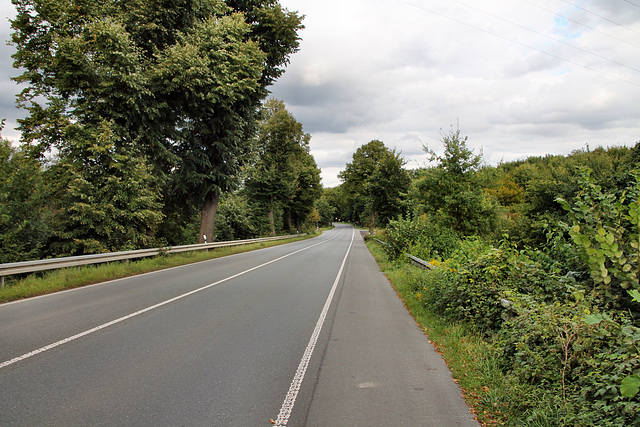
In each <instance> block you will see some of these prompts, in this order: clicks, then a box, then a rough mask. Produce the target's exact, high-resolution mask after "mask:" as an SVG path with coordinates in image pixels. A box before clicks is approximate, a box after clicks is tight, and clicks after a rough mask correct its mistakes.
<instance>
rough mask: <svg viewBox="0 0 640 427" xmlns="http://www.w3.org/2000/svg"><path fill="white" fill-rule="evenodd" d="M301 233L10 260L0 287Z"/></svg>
mask: <svg viewBox="0 0 640 427" xmlns="http://www.w3.org/2000/svg"><path fill="white" fill-rule="evenodd" d="M305 235H306V233H302V234H291V235H288V236H274V237H262V238H259V239H247V240H231V241H227V242H211V243H199V244H195V245H183V246H168V247H165V248H154V249H138V250H134V251H125V252H110V253H106V254H92V255H80V256H71V257H64V258H51V259H41V260H36V261H22V262H10V263H5V264H0V289H1V288H3V287H4V278H5V276H11V275H13V274H22V273H35V272H36V271H44V270H55V269H58V268H66V267H79V266H82V265H89V264H101V263H104V262H112V261H122V260H128V259H135V258H145V257H152V256H157V255H160V254H173V253H178V252H189V251H199V250H206V249H214V248H221V247H227V246H238V245H248V244H250V243H259V242H269V241H272V240H284V239H290V238H292V237H300V236H305Z"/></svg>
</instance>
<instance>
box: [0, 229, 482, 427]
mask: <svg viewBox="0 0 640 427" xmlns="http://www.w3.org/2000/svg"><path fill="white" fill-rule="evenodd" d="M270 420H274V421H276V423H278V424H280V425H290V426H303V425H309V426H357V425H361V426H375V425H408V426H419V425H423V426H449V425H451V426H455V425H477V423H475V421H474V420H473V417H472V416H471V415H470V414H469V411H468V408H467V407H466V406H465V404H464V402H463V401H462V398H461V395H460V391H459V389H458V388H457V386H456V385H455V383H454V382H453V381H452V379H451V377H450V374H449V373H448V371H447V368H446V365H445V364H444V362H442V360H441V359H440V358H439V356H437V354H435V352H434V351H433V348H432V346H431V345H430V344H429V343H428V341H427V339H426V337H424V335H423V334H421V333H420V331H419V330H418V328H417V327H416V326H415V323H414V322H413V321H412V319H411V318H410V316H409V315H408V314H407V313H406V311H405V310H404V308H403V307H402V303H401V302H400V301H399V300H398V298H397V296H396V295H395V294H394V293H393V291H392V289H391V287H390V285H389V284H388V282H386V279H385V278H384V276H382V274H381V273H380V272H379V271H378V269H377V267H376V265H375V262H374V261H373V259H372V258H371V255H370V254H369V253H368V251H367V249H366V247H365V246H364V244H363V242H362V238H361V237H360V235H359V234H358V233H357V232H354V230H353V229H352V228H351V227H346V226H340V227H338V228H336V229H335V230H332V231H330V232H326V233H324V234H323V235H322V236H320V237H317V238H315V239H311V240H307V241H303V242H297V243H292V244H288V245H282V246H277V247H274V248H269V249H263V250H259V251H254V252H250V253H246V254H240V255H235V256H231V257H226V258H222V259H217V260H212V261H207V262H202V263H198V264H193V265H189V266H183V267H178V268H173V269H169V270H164V271H161V272H155V273H150V274H145V275H140V276H136V277H132V278H128V279H122V280H116V281H112V282H108V283H104V284H100V285H95V286H90V287H85V288H80V289H76V290H73V291H68V292H62V293H58V294H53V295H48V296H44V297H39V298H34V299H30V300H25V301H20V302H16V303H10V304H4V305H0V426H12V425H16V426H40V425H43V426H44V425H51V426H63V425H64V426H94V425H108V426H115V425H118V426H147V425H149V426H150V425H154V426H157V425H171V426H173V425H189V426H268V425H272V424H271V422H270Z"/></svg>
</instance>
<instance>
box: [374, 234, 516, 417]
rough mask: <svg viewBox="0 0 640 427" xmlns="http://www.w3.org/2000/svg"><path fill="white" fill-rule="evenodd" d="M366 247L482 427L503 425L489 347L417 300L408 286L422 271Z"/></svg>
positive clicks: (500, 389) (498, 379)
mask: <svg viewBox="0 0 640 427" xmlns="http://www.w3.org/2000/svg"><path fill="white" fill-rule="evenodd" d="M367 247H368V248H369V251H371V253H372V254H373V256H374V257H375V259H376V260H377V262H378V265H379V266H380V269H381V271H382V272H383V273H384V274H385V275H386V276H387V278H388V279H389V281H390V282H391V284H392V285H393V287H394V289H395V290H396V292H397V293H398V295H399V296H400V298H401V299H402V301H403V302H404V304H405V306H406V307H407V310H408V311H409V312H410V313H411V315H412V316H413V318H414V319H415V320H416V322H417V324H418V325H419V327H420V328H421V329H422V331H423V332H424V333H425V335H427V336H428V338H429V340H430V341H431V342H432V343H433V345H434V346H435V348H436V351H438V352H439V353H440V354H441V355H442V357H443V359H444V360H445V362H446V363H447V365H448V366H449V369H450V370H451V373H452V375H453V377H454V381H456V383H458V385H459V386H460V388H461V389H462V393H463V396H464V399H465V401H466V402H467V404H469V406H470V407H471V408H472V409H473V410H474V412H475V414H476V416H477V418H478V420H479V421H480V422H481V423H482V424H483V425H485V426H487V425H505V424H506V418H505V414H504V413H503V412H504V407H503V404H502V403H501V402H504V401H505V400H504V397H505V396H504V394H505V393H508V391H507V389H508V388H505V384H506V379H505V377H504V374H503V373H502V371H501V370H500V368H499V366H498V362H497V360H496V359H495V358H493V357H492V356H491V355H492V353H493V352H492V351H491V347H490V345H489V344H488V343H487V342H486V341H484V340H482V339H481V338H480V337H479V336H478V335H477V334H474V332H473V331H472V330H470V328H469V327H468V326H465V325H462V324H459V323H451V322H446V321H443V320H442V319H441V318H440V317H439V316H437V315H436V314H434V313H432V312H431V311H429V310H428V309H427V307H425V305H424V304H423V303H422V301H421V300H420V294H419V293H416V291H415V289H413V287H412V286H411V283H413V282H415V280H414V279H415V276H416V275H419V274H423V272H422V270H420V269H418V268H416V267H412V266H409V265H406V264H401V263H392V262H390V261H389V259H388V258H387V255H386V253H385V252H384V250H383V249H382V248H381V247H380V245H379V244H378V243H376V242H374V241H372V240H368V241H367Z"/></svg>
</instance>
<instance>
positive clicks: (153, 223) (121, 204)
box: [46, 124, 162, 255]
mask: <svg viewBox="0 0 640 427" xmlns="http://www.w3.org/2000/svg"><path fill="white" fill-rule="evenodd" d="M85 137H86V138H87V139H84V140H82V141H81V142H82V148H83V149H82V150H81V144H80V141H78V143H77V144H76V145H75V146H74V150H73V154H68V155H66V156H65V157H63V158H61V159H59V160H58V161H57V162H56V163H54V164H53V165H52V166H51V168H49V170H47V172H46V176H47V178H49V180H50V190H49V191H51V197H50V200H51V202H50V203H51V208H52V210H53V212H54V215H53V218H52V222H51V228H52V239H51V242H50V245H49V246H50V250H51V255H60V254H63V255H81V254H90V253H101V252H113V251H119V250H130V249H137V248H145V247H154V246H156V244H157V241H156V240H155V238H154V237H153V236H155V235H156V229H157V226H158V224H159V223H160V221H161V220H162V213H161V210H160V209H161V203H160V199H161V196H160V189H159V188H158V186H157V185H156V182H157V181H156V179H154V177H153V176H152V174H151V170H150V168H149V167H148V165H147V164H146V162H145V161H144V159H143V158H142V157H138V156H132V155H131V153H130V152H127V151H126V150H124V149H122V148H116V145H115V142H114V140H115V139H116V138H117V137H116V136H115V135H114V134H113V128H112V127H111V126H109V124H105V125H104V128H103V129H102V133H100V134H98V135H95V136H94V135H85ZM92 137H93V138H92ZM122 151H124V154H123V153H122Z"/></svg>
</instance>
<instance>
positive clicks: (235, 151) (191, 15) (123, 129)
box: [0, 0, 320, 262]
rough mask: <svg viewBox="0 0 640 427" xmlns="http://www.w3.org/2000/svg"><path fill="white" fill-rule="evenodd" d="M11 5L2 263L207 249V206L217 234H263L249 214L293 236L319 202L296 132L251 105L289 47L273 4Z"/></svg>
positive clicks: (289, 29) (181, 0) (293, 17)
mask: <svg viewBox="0 0 640 427" xmlns="http://www.w3.org/2000/svg"><path fill="white" fill-rule="evenodd" d="M14 4H15V5H16V8H17V11H18V14H17V16H16V18H15V19H14V20H13V21H12V28H13V30H14V33H13V35H12V40H13V43H14V45H15V46H16V48H17V52H16V54H15V55H14V59H15V63H14V66H15V67H16V68H19V69H20V70H21V71H22V74H21V75H20V76H19V77H17V78H16V79H15V80H16V81H17V82H19V83H23V84H24V85H25V89H24V90H23V91H22V92H21V93H20V95H19V97H18V101H19V105H20V106H21V107H23V108H25V109H26V110H27V116H26V118H25V119H23V120H20V127H19V130H20V131H21V134H22V141H21V142H22V145H21V147H20V148H17V149H16V148H13V147H11V146H10V144H9V143H8V142H7V141H3V142H2V147H1V150H2V151H1V153H0V154H1V155H2V161H3V164H2V171H1V172H2V177H1V181H0V186H1V187H2V188H1V190H0V204H1V206H2V207H3V209H2V210H3V214H2V217H1V218H2V219H1V220H2V224H3V227H2V229H1V232H0V234H1V235H2V236H1V237H2V239H3V240H4V243H5V244H4V245H3V248H2V251H3V254H2V258H0V261H1V262H8V261H15V260H22V259H27V258H34V257H42V256H57V255H70V254H82V253H94V252H104V251H112V250H122V249H132V248H140V247H146V246H152V245H159V244H177V243H185V242H192V241H193V239H194V238H195V236H196V235H197V236H199V239H200V241H203V240H204V236H205V235H206V236H208V239H209V240H211V239H212V238H214V235H215V234H216V231H215V230H214V224H215V222H216V216H217V214H218V211H219V210H218V207H219V205H220V201H221V198H222V199H223V206H224V200H227V201H228V206H227V207H226V208H224V209H222V207H223V206H220V207H221V213H222V212H226V214H227V216H228V218H224V221H223V222H224V224H221V225H223V226H224V227H222V228H224V229H225V231H224V232H222V231H219V230H218V234H219V235H224V236H226V237H235V233H236V232H237V233H239V234H241V235H245V234H249V233H250V234H260V233H264V232H265V230H264V227H263V225H262V221H261V220H260V219H259V217H260V216H261V214H262V213H264V215H267V213H269V218H270V219H269V221H268V224H269V227H268V228H269V229H268V230H267V232H271V233H275V232H276V231H277V230H276V229H277V228H280V229H282V228H288V229H293V228H295V227H297V228H300V227H301V226H302V224H303V223H304V221H305V220H306V219H307V216H308V214H309V213H310V212H311V210H312V206H313V201H314V199H315V198H316V197H317V196H318V195H319V192H320V184H319V181H320V178H319V170H318V168H317V165H316V164H315V161H314V160H313V158H312V157H311V155H310V154H309V147H308V144H309V136H308V135H306V134H304V133H303V131H302V126H301V125H300V124H299V123H298V122H297V121H296V120H295V119H294V118H293V117H292V116H291V115H290V114H289V113H288V112H287V111H286V109H285V108H284V104H283V103H282V102H280V101H277V100H269V101H267V102H266V103H265V102H264V100H265V98H266V96H267V95H268V89H267V88H268V86H269V85H271V84H272V83H273V82H274V81H275V80H276V79H277V78H278V77H279V76H280V75H281V74H282V73H283V72H284V69H283V67H284V66H285V65H286V64H287V63H288V61H289V57H290V55H291V54H293V53H294V52H296V51H297V49H298V46H299V37H298V31H299V30H300V29H301V28H303V26H302V23H301V22H302V17H301V16H299V15H298V14H297V13H296V12H290V11H288V10H286V9H284V8H282V7H281V6H280V4H279V2H278V1H277V0H248V1H246V0H243V1H234V0H226V1H222V0H146V1H133V2H112V1H104V0H98V1H93V2H84V1H76V0H73V1H70V2H59V1H56V0H14ZM273 166H275V169H274V168H273ZM21 182H22V183H23V184H20V183H21ZM244 184H246V185H244ZM5 207H6V208H5ZM239 207H241V208H242V210H243V213H242V217H243V219H240V218H239V217H238V212H237V211H238V209H239ZM245 208H246V209H245ZM274 212H276V216H277V214H278V213H280V214H281V215H282V216H283V217H284V218H285V221H284V222H285V224H286V225H284V226H280V227H278V221H279V220H278V219H277V218H276V220H274ZM230 218H235V219H234V220H230ZM195 221H197V222H198V223H199V227H197V229H194V225H193V224H194V222H195ZM232 223H233V224H232ZM280 223H282V221H280ZM242 224H244V225H242ZM231 234H234V235H233V236H231Z"/></svg>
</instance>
